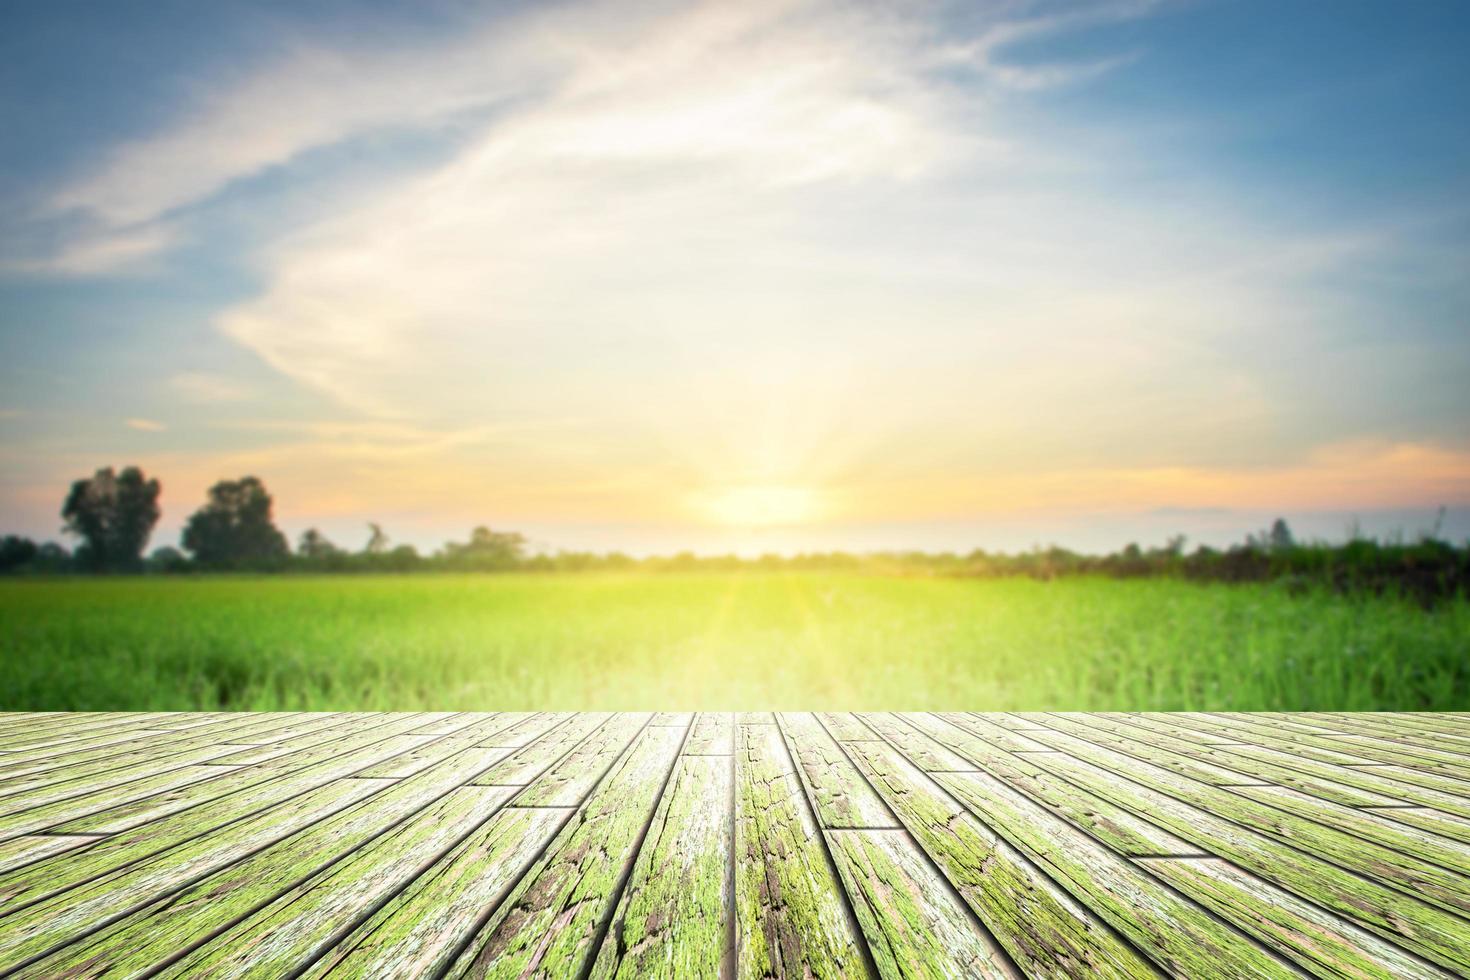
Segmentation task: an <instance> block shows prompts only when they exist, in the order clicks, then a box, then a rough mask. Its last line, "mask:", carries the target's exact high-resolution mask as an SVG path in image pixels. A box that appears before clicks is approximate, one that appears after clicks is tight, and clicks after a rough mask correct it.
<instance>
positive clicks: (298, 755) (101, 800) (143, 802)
mask: <svg viewBox="0 0 1470 980" xmlns="http://www.w3.org/2000/svg"><path fill="white" fill-rule="evenodd" d="M410 724H411V722H410V721H406V720H404V719H397V720H395V719H393V718H392V717H391V716H380V719H379V721H378V723H377V724H376V725H371V726H369V725H364V726H362V727H361V728H357V729H354V730H353V732H352V733H351V734H347V735H343V736H341V737H340V738H338V739H336V740H333V741H329V742H325V743H322V742H314V743H313V744H311V745H309V746H302V747H298V748H296V749H294V751H293V752H292V755H291V764H290V765H289V766H278V767H274V768H265V767H255V768H252V767H249V766H209V767H198V768H200V769H204V770H205V771H207V772H213V773H214V777H213V778H211V779H207V780H200V781H197V782H195V781H192V780H191V781H189V782H188V784H187V785H185V784H182V783H180V784H178V785H179V787H180V788H176V789H171V790H168V791H167V792H156V793H148V794H144V795H142V796H139V797H138V798H137V799H133V798H132V797H133V796H134V795H135V793H134V790H135V787H138V786H139V785H141V784H142V783H144V782H145V781H144V780H138V781H137V782H134V783H129V784H127V786H128V789H127V792H126V793H123V792H118V791H116V790H114V791H112V792H111V793H107V792H102V793H98V794H96V795H94V796H89V797H87V798H85V800H83V799H82V798H76V799H73V800H69V801H67V803H66V806H67V807H69V808H72V809H74V811H75V812H78V813H81V814H84V815H83V816H76V817H73V818H72V819H70V820H68V821H67V822H66V823H64V824H58V825H56V826H55V827H54V828H53V829H54V830H56V831H59V832H62V833H98V834H116V833H120V832H122V831H125V830H129V829H131V828H133V827H137V826H139V825H140V824H144V823H148V822H149V821H153V820H158V819H159V818H161V817H164V816H168V815H169V814H172V813H178V812H181V811H183V810H187V809H190V808H192V807H195V806H199V805H200V804H203V803H208V802H211V801H214V800H219V799H223V798H225V797H228V796H230V795H232V794H234V793H238V792H241V791H242V790H245V789H249V788H250V787H253V786H257V785H260V784H266V783H269V784H271V785H270V787H269V788H268V789H266V790H265V791H266V792H267V793H269V792H271V791H283V790H288V789H289V788H290V787H291V786H296V785H299V784H298V782H297V779H298V778H303V777H304V776H305V775H309V774H310V773H309V772H307V771H308V770H310V771H318V770H314V769H313V767H318V766H322V765H323V764H325V768H324V769H322V770H319V771H321V772H323V775H322V777H321V778H322V779H323V781H325V780H326V779H329V778H336V777H337V776H342V775H348V774H356V773H359V772H360V771H361V770H360V769H354V768H351V767H345V764H347V763H352V762H357V763H358V765H359V766H371V765H372V764H374V763H376V762H379V761H382V760H383V759H385V758H391V757H393V756H396V755H398V754H400V753H402V752H406V751H411V750H412V749H414V748H417V747H418V746H421V745H423V744H424V743H425V740H430V741H432V739H433V736H429V735H402V734H400V733H401V732H402V730H403V729H405V728H407V727H409V725H410ZM179 771H183V770H179ZM191 771H192V770H191ZM297 774H302V776H301V777H298V776H297ZM83 803H85V806H83V805H82V804H83ZM32 812H34V811H32ZM208 813H209V811H200V812H199V814H198V816H199V817H200V818H201V820H203V819H205V818H206V817H207V815H208ZM27 816H29V814H27ZM207 826H208V824H207V823H206V824H205V827H207Z"/></svg>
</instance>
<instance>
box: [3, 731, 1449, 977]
mask: <svg viewBox="0 0 1470 980" xmlns="http://www.w3.org/2000/svg"><path fill="white" fill-rule="evenodd" d="M0 975H5V976H12V975H13V976H26V977H61V976H65V977H83V976H86V977H93V976H97V977H100V976H106V977H133V976H167V977H223V976H244V975H250V976H258V977H268V978H278V977H298V976H306V977H322V976H332V977H339V976H394V977H444V976H453V977H459V976H485V975H488V976H496V977H524V976H547V977H575V978H583V977H589V976H594V977H605V976H614V975H616V976H666V977H680V978H684V977H716V976H740V977H802V978H805V977H846V976H883V977H899V976H927V977H957V976H1047V977H1051V976H1087V977H1092V976H1130V977H1132V976H1159V975H1178V976H1195V977H1216V976H1219V977H1265V976H1299V975H1315V976H1322V977H1369V976H1395V977H1399V976H1412V977H1430V976H1456V975H1458V976H1466V975H1470V715H1444V714H1440V715H1430V714H1423V715H1366V714H1365V715H1349V714H1341V715H1330V714H1313V715H1305V714H1297V715H1239V714H1235V715H1231V714H1178V715H1161V714H1128V715H1121V714H1108V715H1065V714H1060V715H1058V714H1051V715H973V714H937V715H935V714H912V715H910V714H902V715H895V714H860V715H849V714H819V715H811V714H799V713H798V714H780V715H774V716H773V715H770V714H746V715H737V716H731V715H699V716H697V717H695V716H690V715H687V714H618V715H605V714H597V715H593V714H447V713H446V714H413V715H411V714H212V715H210V714H42V715H21V714H11V715H0Z"/></svg>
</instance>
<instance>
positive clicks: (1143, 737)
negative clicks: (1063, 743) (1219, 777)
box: [1082, 716, 1398, 806]
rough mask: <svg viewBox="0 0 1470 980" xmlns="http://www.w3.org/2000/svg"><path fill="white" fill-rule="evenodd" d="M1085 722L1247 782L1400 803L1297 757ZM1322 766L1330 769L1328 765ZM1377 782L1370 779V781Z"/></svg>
mask: <svg viewBox="0 0 1470 980" xmlns="http://www.w3.org/2000/svg"><path fill="white" fill-rule="evenodd" d="M1082 720H1083V721H1084V723H1085V724H1087V725H1090V726H1095V727H1098V728H1102V729H1104V730H1106V731H1110V732H1112V733H1113V734H1115V735H1120V736H1123V737H1125V738H1131V739H1136V740H1137V741H1140V742H1146V743H1147V744H1149V745H1152V746H1154V747H1156V748H1159V749H1164V750H1166V751H1170V752H1174V753H1177V754H1179V755H1184V756H1188V757H1189V758H1191V759H1198V760H1201V761H1204V762H1209V763H1213V764H1214V765H1216V766H1220V767H1222V768H1225V769H1233V770H1235V771H1236V772H1239V773H1240V774H1241V775H1242V776H1244V777H1246V779H1247V780H1255V781H1259V782H1263V783H1274V784H1276V785H1279V786H1289V787H1291V788H1292V789H1297V790H1301V791H1302V792H1303V793H1306V794H1308V795H1310V796H1315V797H1317V798H1318V799H1323V800H1330V801H1332V802H1333V803H1341V804H1343V805H1344V806H1392V805H1394V804H1395V803H1396V802H1397V800H1398V797H1396V796H1391V795H1388V794H1385V793H1382V792H1374V791H1371V790H1367V789H1363V788H1361V787H1360V786H1359V785H1355V783H1358V782H1359V780H1356V779H1354V780H1353V781H1352V782H1343V781H1342V780H1341V779H1328V778H1324V777H1322V776H1320V775H1310V774H1308V773H1306V772H1303V771H1301V770H1300V769H1299V768H1295V767H1294V765H1293V764H1294V763H1295V762H1297V761H1298V760H1297V757H1296V756H1291V755H1288V754H1286V753H1284V752H1276V751H1274V750H1270V751H1269V752H1268V753H1261V754H1258V755H1255V756H1246V755H1241V754H1240V753H1238V752H1236V751H1234V750H1235V749H1236V748H1238V747H1239V746H1237V745H1232V744H1227V745H1218V744H1216V745H1201V744H1199V743H1196V742H1190V741H1186V740H1183V739H1180V738H1177V737H1175V736H1173V735H1170V734H1167V733H1166V732H1163V731H1160V730H1158V729H1156V727H1155V726H1154V724H1153V722H1152V721H1150V720H1148V719H1137V720H1135V721H1134V722H1133V723H1131V724H1130V723H1123V722H1119V721H1116V720H1114V719H1112V718H1096V717H1092V716H1088V717H1086V718H1084V719H1082ZM1309 765H1310V764H1309ZM1318 765H1321V766H1326V763H1321V764H1318ZM1318 771H1319V772H1322V771H1325V772H1330V773H1332V774H1333V775H1335V776H1342V775H1347V776H1348V777H1349V778H1351V775H1352V774H1353V773H1354V772H1355V770H1346V771H1344V770H1342V769H1336V770H1333V769H1319V770H1318ZM1374 778H1375V777H1371V776H1370V777H1368V779H1369V781H1372V780H1373V779H1374Z"/></svg>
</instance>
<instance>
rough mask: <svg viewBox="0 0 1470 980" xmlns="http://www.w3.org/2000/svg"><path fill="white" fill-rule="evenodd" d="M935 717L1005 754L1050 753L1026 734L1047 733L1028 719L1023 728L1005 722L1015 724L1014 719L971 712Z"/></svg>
mask: <svg viewBox="0 0 1470 980" xmlns="http://www.w3.org/2000/svg"><path fill="white" fill-rule="evenodd" d="M937 717H939V718H941V719H943V720H944V721H948V722H951V723H953V724H956V725H960V726H961V727H962V728H964V729H965V731H967V732H969V733H970V734H971V735H973V736H974V737H975V738H978V739H979V740H980V741H982V742H985V743H988V744H990V745H993V746H995V747H996V748H998V749H1005V750H1006V751H1007V752H1050V751H1052V748H1051V746H1050V745H1044V744H1042V743H1041V742H1038V741H1036V739H1034V738H1031V737H1030V736H1029V735H1028V734H1027V733H1029V732H1035V731H1047V729H1046V728H1044V727H1042V726H1041V725H1038V724H1036V722H1034V721H1032V720H1031V719H1030V718H1027V719H1026V721H1025V722H1024V727H1011V726H1009V725H1007V724H1005V722H1007V721H1009V722H1015V721H1016V719H1015V718H1010V717H1008V716H1006V715H987V714H976V713H973V712H970V713H965V712H943V711H941V712H939V713H938V715H937Z"/></svg>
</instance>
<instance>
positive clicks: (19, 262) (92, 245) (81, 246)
mask: <svg viewBox="0 0 1470 980" xmlns="http://www.w3.org/2000/svg"><path fill="white" fill-rule="evenodd" d="M180 240H181V236H180V233H179V230H178V228H177V227H176V226H174V225H172V224H170V223H167V222H155V223H152V224H146V225H141V226H134V227H129V228H121V229H116V230H114V229H102V230H95V229H94V230H92V231H89V232H86V233H84V234H82V235H79V236H77V237H74V238H72V239H70V240H68V241H65V242H63V243H62V244H61V246H60V247H59V248H58V249H57V250H56V251H54V252H52V253H50V254H48V255H45V256H42V257H39V258H27V259H9V260H6V261H5V262H4V263H3V264H0V268H3V269H4V270H5V271H8V272H23V273H34V274H38V275H46V276H63V277H65V276H76V277H90V276H103V275H110V274H113V273H124V272H127V273H131V272H136V271H138V270H141V269H147V268H149V263H150V261H151V260H152V259H153V258H154V257H156V256H157V255H158V254H159V253H160V252H162V251H164V250H165V249H168V248H172V247H173V246H175V245H177V244H178V243H179V241H180Z"/></svg>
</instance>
